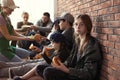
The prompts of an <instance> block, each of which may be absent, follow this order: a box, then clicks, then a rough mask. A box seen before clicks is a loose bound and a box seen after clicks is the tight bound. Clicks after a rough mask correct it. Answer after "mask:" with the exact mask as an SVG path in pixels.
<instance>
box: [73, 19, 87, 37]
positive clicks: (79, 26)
mask: <svg viewBox="0 0 120 80" xmlns="http://www.w3.org/2000/svg"><path fill="white" fill-rule="evenodd" d="M74 30H75V33H76V34H79V35H84V34H86V33H87V29H86V26H85V24H84V23H83V21H82V20H81V19H80V18H79V19H76V20H75V23H74Z"/></svg>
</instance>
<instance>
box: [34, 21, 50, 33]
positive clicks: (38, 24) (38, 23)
mask: <svg viewBox="0 0 120 80" xmlns="http://www.w3.org/2000/svg"><path fill="white" fill-rule="evenodd" d="M36 26H37V27H38V28H39V31H42V32H43V31H44V32H50V31H51V29H52V22H49V23H48V24H47V26H46V27H42V26H41V21H40V20H39V21H38V22H37V23H36Z"/></svg>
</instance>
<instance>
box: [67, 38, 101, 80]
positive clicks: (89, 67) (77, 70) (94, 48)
mask: <svg viewBox="0 0 120 80" xmlns="http://www.w3.org/2000/svg"><path fill="white" fill-rule="evenodd" d="M77 52H78V45H76V44H74V47H73V50H72V53H71V54H70V56H69V58H68V59H67V61H66V65H67V67H68V68H69V70H70V72H69V78H71V79H72V80H99V76H100V69H101V65H102V50H101V47H100V44H99V42H98V40H97V39H95V38H94V37H91V38H90V40H89V42H88V44H87V45H86V47H85V50H84V51H83V54H82V55H81V57H80V58H79V60H78V61H76V59H77V57H76V54H77Z"/></svg>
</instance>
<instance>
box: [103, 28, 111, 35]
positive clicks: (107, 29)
mask: <svg viewBox="0 0 120 80" xmlns="http://www.w3.org/2000/svg"><path fill="white" fill-rule="evenodd" d="M101 32H102V33H106V34H113V28H102V30H101Z"/></svg>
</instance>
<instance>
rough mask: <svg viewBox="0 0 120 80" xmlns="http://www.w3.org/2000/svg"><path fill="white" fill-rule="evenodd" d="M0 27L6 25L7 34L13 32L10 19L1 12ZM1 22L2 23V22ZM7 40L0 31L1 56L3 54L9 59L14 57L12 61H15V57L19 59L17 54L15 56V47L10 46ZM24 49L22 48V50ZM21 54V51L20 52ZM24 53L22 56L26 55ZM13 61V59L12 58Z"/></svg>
mask: <svg viewBox="0 0 120 80" xmlns="http://www.w3.org/2000/svg"><path fill="white" fill-rule="evenodd" d="M0 21H1V22H0V27H2V26H6V27H7V29H8V32H9V34H10V35H14V33H13V30H14V29H13V26H12V24H11V22H10V19H9V18H8V17H5V16H4V14H3V13H2V12H1V13H0ZM2 22H3V23H2ZM9 42H10V41H9V40H7V39H6V38H5V37H4V36H3V34H2V33H1V32H0V54H2V56H1V57H3V56H5V57H6V58H7V59H8V60H9V61H11V60H12V59H13V58H15V59H14V61H17V59H18V61H19V58H20V57H19V58H17V56H15V55H16V48H15V47H13V46H11V45H10V44H9ZM23 51H24V50H23ZM21 54H22V53H21ZM26 55H30V54H29V52H27V53H26ZM26 55H25V56H24V57H26ZM12 61H13V60H12Z"/></svg>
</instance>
